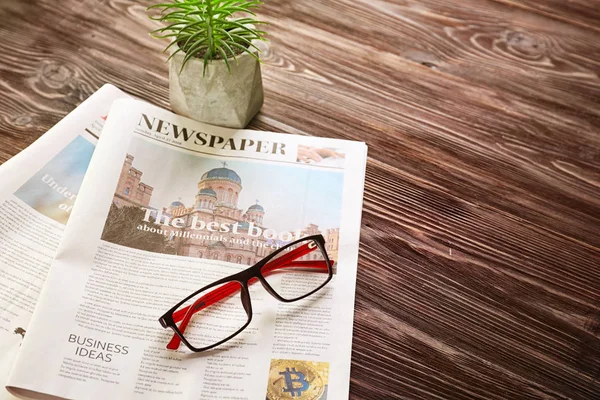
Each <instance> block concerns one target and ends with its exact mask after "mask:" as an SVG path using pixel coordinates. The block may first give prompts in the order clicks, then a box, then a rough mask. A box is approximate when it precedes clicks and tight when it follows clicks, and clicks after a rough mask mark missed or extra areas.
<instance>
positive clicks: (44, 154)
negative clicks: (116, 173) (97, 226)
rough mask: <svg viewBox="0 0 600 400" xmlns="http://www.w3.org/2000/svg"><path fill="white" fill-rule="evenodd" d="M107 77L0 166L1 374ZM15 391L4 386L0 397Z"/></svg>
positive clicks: (108, 89) (100, 112)
mask: <svg viewBox="0 0 600 400" xmlns="http://www.w3.org/2000/svg"><path fill="white" fill-rule="evenodd" d="M125 97H127V95H126V94H124V93H123V92H121V91H120V90H118V89H117V88H115V87H114V86H110V85H105V86H103V87H102V88H101V89H100V90H98V91H97V92H96V93H94V94H93V95H92V96H91V97H90V98H89V99H87V100H86V101H84V102H83V103H82V104H81V105H80V106H79V107H77V109H75V110H74V111H73V112H71V113H70V114H69V115H67V116H66V117H65V118H64V119H63V120H62V121H60V122H59V123H58V124H57V125H55V126H54V127H53V128H52V129H50V130H49V131H48V132H47V133H45V134H44V135H43V136H42V137H40V138H39V139H38V140H37V141H36V142H35V143H33V144H32V145H31V146H29V147H28V148H27V149H26V150H24V151H22V152H21V153H19V154H18V155H16V156H15V157H13V158H11V159H10V160H8V161H7V162H6V163H4V164H3V165H2V166H0V222H1V223H0V382H2V383H5V382H6V380H7V379H8V374H9V372H10V369H11V368H12V365H13V361H14V357H15V355H16V353H17V351H18V350H19V348H20V346H21V341H22V340H23V337H24V336H25V332H26V330H27V327H28V325H29V320H30V318H31V315H32V313H33V310H34V307H35V305H36V303H37V300H38V296H39V293H40V291H41V289H42V286H43V284H44V281H45V279H46V275H47V273H48V270H49V268H50V264H51V262H52V259H53V258H54V253H55V251H56V249H57V247H58V243H59V241H60V238H61V236H62V234H63V230H64V226H65V224H66V222H67V220H68V218H69V215H70V212H71V209H72V207H73V204H74V201H75V198H76V197H77V193H78V191H79V187H80V185H81V182H82V180H83V175H84V174H85V171H86V169H87V166H88V164H89V161H90V159H91V156H92V152H93V151H94V147H95V144H96V140H97V139H98V136H99V135H100V131H101V129H102V126H103V125H104V119H103V118H105V117H106V115H107V114H108V110H109V109H110V106H111V104H112V102H113V100H116V99H119V98H125ZM5 398H7V399H8V398H14V397H13V396H11V395H9V393H8V392H6V391H5V390H1V391H0V399H5Z"/></svg>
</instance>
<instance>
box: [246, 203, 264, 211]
mask: <svg viewBox="0 0 600 400" xmlns="http://www.w3.org/2000/svg"><path fill="white" fill-rule="evenodd" d="M248 211H262V212H265V209H264V208H263V206H261V205H260V204H253V205H251V206H250V207H248Z"/></svg>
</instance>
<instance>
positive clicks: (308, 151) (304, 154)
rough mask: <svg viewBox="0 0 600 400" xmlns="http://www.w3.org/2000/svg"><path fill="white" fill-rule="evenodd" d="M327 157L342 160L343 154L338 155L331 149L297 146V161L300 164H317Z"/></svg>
mask: <svg viewBox="0 0 600 400" xmlns="http://www.w3.org/2000/svg"><path fill="white" fill-rule="evenodd" d="M329 157H333V158H344V154H342V153H338V152H336V151H335V150H332V149H326V148H321V149H318V148H315V147H308V146H304V145H299V146H298V159H297V161H302V162H305V163H308V162H310V161H311V160H312V161H314V162H317V163H319V162H321V161H323V159H324V158H329Z"/></svg>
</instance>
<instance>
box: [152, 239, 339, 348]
mask: <svg viewBox="0 0 600 400" xmlns="http://www.w3.org/2000/svg"><path fill="white" fill-rule="evenodd" d="M310 240H312V241H314V242H315V243H316V244H317V246H318V247H319V249H320V250H321V253H322V254H323V257H324V261H326V263H327V269H328V276H327V279H326V280H325V281H324V282H323V283H322V284H321V285H320V286H318V287H317V288H316V289H313V290H312V291H310V292H309V293H307V294H305V295H303V296H300V297H297V298H295V299H286V298H284V297H281V296H280V295H279V294H278V293H277V292H276V291H275V290H274V289H273V288H272V287H271V285H269V283H268V282H267V280H266V279H265V277H264V276H263V275H262V272H261V269H262V267H264V266H265V264H267V263H268V262H269V261H271V260H272V259H273V258H275V257H276V256H277V255H278V254H280V253H281V252H283V251H285V250H286V249H287V248H288V247H292V246H294V245H296V244H298V243H302V242H307V241H310ZM252 278H257V279H258V280H259V281H260V283H261V284H262V286H263V287H264V288H265V290H266V291H267V292H268V293H269V294H270V295H271V296H273V297H275V298H276V299H277V300H279V301H282V302H284V303H292V302H295V301H298V300H302V299H304V298H306V297H308V296H310V295H312V294H314V293H315V292H317V291H319V290H321V289H322V288H323V287H324V286H325V285H327V284H328V283H329V281H331V279H332V278H333V266H332V263H331V260H330V259H329V255H328V254H327V251H326V250H325V238H324V237H323V235H321V234H318V235H311V236H306V237H303V238H301V239H298V240H295V241H293V242H291V243H289V244H287V245H285V246H283V247H281V248H279V249H277V250H276V251H274V252H273V253H271V254H269V255H268V256H266V257H265V258H263V259H262V260H260V261H259V262H257V263H256V264H254V265H253V266H251V267H249V268H247V269H245V270H243V271H240V272H237V273H235V274H232V275H229V276H226V277H224V278H222V279H219V280H217V281H215V282H213V283H211V284H208V285H206V286H204V287H203V288H201V289H199V290H197V291H195V292H194V293H192V294H190V295H189V296H188V297H186V298H185V299H183V300H182V301H180V302H179V303H177V304H176V305H175V306H173V307H172V308H171V309H170V310H169V311H167V312H166V313H165V314H163V315H162V316H161V317H160V318H159V320H158V321H159V322H160V324H161V326H162V327H163V328H165V329H166V328H171V329H172V330H173V331H174V332H175V334H176V335H177V336H178V337H179V339H181V341H182V342H183V343H184V344H185V345H186V346H187V348H189V349H190V350H191V351H193V352H195V353H199V352H203V351H206V350H210V349H212V348H215V347H217V346H219V345H221V344H223V343H225V342H227V341H229V340H231V339H232V338H234V337H235V336H237V335H239V334H240V332H242V331H243V330H244V329H246V328H247V327H248V325H250V322H252V315H253V313H252V301H251V299H250V291H249V289H248V282H249V281H250V279H252ZM228 282H238V283H239V284H240V287H241V289H240V297H241V301H242V305H243V307H244V310H245V311H246V314H247V315H248V321H247V322H246V323H245V324H244V325H243V326H242V327H241V328H240V329H238V330H237V331H236V332H235V333H233V334H231V335H230V336H228V337H226V338H225V339H223V340H221V341H219V342H217V343H214V344H212V345H210V346H206V347H200V348H198V347H195V346H193V345H192V344H191V343H190V342H188V340H187V339H186V338H185V336H184V334H183V333H182V332H181V331H180V330H179V327H178V326H177V324H176V323H175V321H174V319H173V313H175V312H176V311H177V309H178V308H179V307H181V305H183V304H184V303H185V302H186V301H188V300H189V299H191V298H192V297H194V296H197V295H198V294H200V293H202V292H204V291H206V290H208V289H210V288H212V287H215V286H219V285H222V284H224V283H228Z"/></svg>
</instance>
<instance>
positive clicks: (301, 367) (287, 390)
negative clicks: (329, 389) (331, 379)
mask: <svg viewBox="0 0 600 400" xmlns="http://www.w3.org/2000/svg"><path fill="white" fill-rule="evenodd" d="M324 390H325V385H324V383H323V377H321V375H320V374H319V372H318V371H317V370H316V369H315V368H314V367H312V366H311V365H310V364H308V363H306V362H304V361H294V360H277V361H273V362H272V363H271V370H270V371H269V383H268V387H267V399H268V400H287V399H294V400H318V399H320V398H321V396H322V395H323V391H324Z"/></svg>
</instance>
